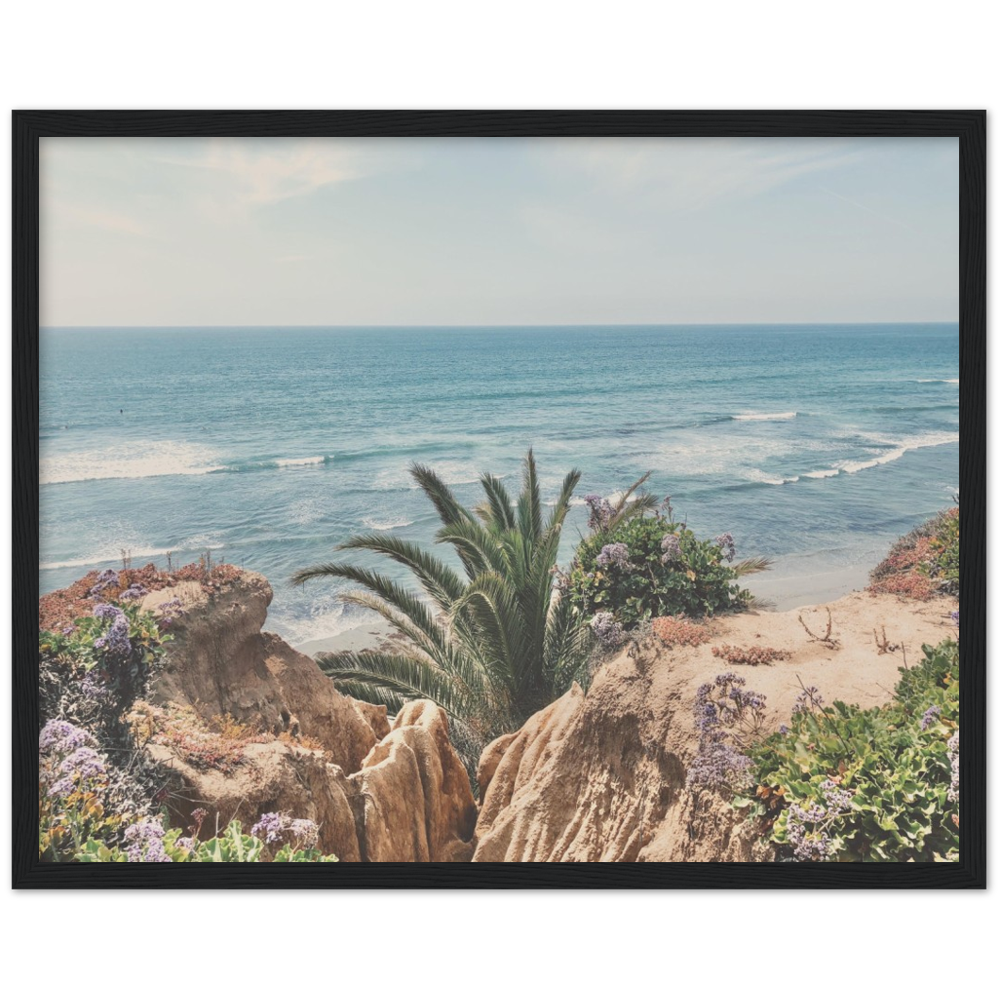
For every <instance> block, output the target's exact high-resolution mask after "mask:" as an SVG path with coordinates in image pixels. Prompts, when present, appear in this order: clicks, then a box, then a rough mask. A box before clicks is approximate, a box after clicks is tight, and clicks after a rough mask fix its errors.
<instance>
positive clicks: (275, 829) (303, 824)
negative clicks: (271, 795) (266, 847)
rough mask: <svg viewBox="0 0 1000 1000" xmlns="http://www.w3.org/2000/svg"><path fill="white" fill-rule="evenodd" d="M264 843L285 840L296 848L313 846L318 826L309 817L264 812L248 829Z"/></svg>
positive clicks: (317, 833)
mask: <svg viewBox="0 0 1000 1000" xmlns="http://www.w3.org/2000/svg"><path fill="white" fill-rule="evenodd" d="M250 833H251V835H252V836H254V837H257V838H258V839H260V840H263V841H264V843H265V844H274V843H276V842H277V841H279V840H287V841H288V842H289V843H290V844H291V845H292V846H293V847H294V848H295V849H296V850H298V849H300V848H301V849H309V848H312V847H315V846H316V844H317V843H318V842H319V827H318V826H317V825H316V824H315V823H314V822H313V821H312V820H311V819H292V818H291V817H289V816H287V815H286V814H285V813H264V814H263V815H262V816H261V817H260V819H259V820H258V821H257V822H256V823H255V824H254V826H253V828H252V829H251V830H250Z"/></svg>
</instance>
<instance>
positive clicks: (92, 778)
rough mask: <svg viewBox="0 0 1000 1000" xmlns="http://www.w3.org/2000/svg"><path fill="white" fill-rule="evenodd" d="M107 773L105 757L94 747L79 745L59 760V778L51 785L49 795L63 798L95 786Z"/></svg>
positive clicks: (57, 772)
mask: <svg viewBox="0 0 1000 1000" xmlns="http://www.w3.org/2000/svg"><path fill="white" fill-rule="evenodd" d="M107 774H108V770H107V767H106V766H105V763H104V758H103V757H102V756H101V755H100V754H99V753H98V752H97V751H96V750H95V749H94V748H93V747H88V746H82V747H77V749H76V750H74V751H73V752H72V753H71V754H70V755H69V756H68V757H65V758H63V760H61V761H60V762H59V766H58V767H57V768H56V775H57V778H56V780H55V781H54V782H53V783H52V784H51V785H50V786H49V795H50V796H52V797H53V798H60V799H61V798H65V797H66V796H67V795H71V794H72V793H73V792H76V791H81V790H83V789H85V788H87V787H88V786H89V787H91V788H93V786H94V785H95V784H97V783H100V782H102V781H103V780H104V779H105V778H106V777H107Z"/></svg>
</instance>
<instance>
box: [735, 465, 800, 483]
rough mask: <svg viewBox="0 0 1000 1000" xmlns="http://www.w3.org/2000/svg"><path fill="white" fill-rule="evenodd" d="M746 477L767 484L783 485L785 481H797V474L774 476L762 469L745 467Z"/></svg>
mask: <svg viewBox="0 0 1000 1000" xmlns="http://www.w3.org/2000/svg"><path fill="white" fill-rule="evenodd" d="M746 478H747V479H749V480H750V481H751V482H752V483H767V485H768V486H784V485H785V483H797V482H798V481H799V477H798V476H789V477H787V478H784V477H782V476H774V475H772V474H771V473H769V472H765V471H764V470H763V469H747V471H746Z"/></svg>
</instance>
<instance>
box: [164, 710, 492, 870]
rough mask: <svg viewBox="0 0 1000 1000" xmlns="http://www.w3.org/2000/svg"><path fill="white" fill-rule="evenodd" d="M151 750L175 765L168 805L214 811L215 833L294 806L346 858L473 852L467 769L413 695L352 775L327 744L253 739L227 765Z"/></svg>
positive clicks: (209, 825) (437, 717)
mask: <svg viewBox="0 0 1000 1000" xmlns="http://www.w3.org/2000/svg"><path fill="white" fill-rule="evenodd" d="M151 749H152V753H153V755H154V757H155V759H156V760H158V761H159V762H160V763H161V764H163V765H164V767H165V768H166V769H167V770H168V771H169V772H170V773H171V776H172V779H173V782H172V785H173V788H172V791H173V794H172V795H171V797H170V800H169V808H170V809H171V811H172V812H173V814H174V821H175V823H177V824H178V825H180V826H187V825H188V824H189V822H190V819H189V817H190V815H191V811H192V810H193V809H195V808H197V807H200V808H204V809H207V810H208V819H207V820H206V825H205V827H204V829H205V830H209V831H214V830H215V829H216V828H219V829H221V828H224V827H225V826H226V825H227V824H228V823H229V822H230V820H232V819H238V820H240V821H241V823H242V824H243V828H244V829H245V830H249V829H250V827H251V826H252V825H253V823H255V822H256V821H257V819H258V817H259V816H260V815H261V814H262V813H265V812H287V813H290V814H291V815H292V816H294V817H295V818H297V819H311V820H313V821H314V822H315V823H317V824H318V825H319V828H320V847H321V848H322V850H323V851H324V852H325V853H328V854H336V855H337V857H338V858H340V860H341V861H470V860H471V859H472V850H473V844H472V837H473V833H474V832H475V827H476V806H475V803H474V801H473V798H472V788H471V786H470V784H469V776H468V774H467V773H466V771H465V768H464V766H463V765H462V762H461V760H460V759H459V757H458V755H457V754H456V753H455V750H454V749H453V748H452V746H451V743H450V742H449V739H448V720H447V717H446V716H445V714H444V712H443V711H442V710H441V709H440V708H438V707H437V706H436V705H434V704H433V703H432V702H429V701H415V702H411V703H409V704H408V705H407V706H406V707H405V709H404V710H403V711H402V712H401V713H400V714H399V715H398V716H397V717H396V720H395V722H394V723H393V727H392V730H391V731H390V732H389V734H388V735H387V736H386V737H385V738H384V739H383V740H381V741H380V742H379V743H377V744H376V745H375V746H374V747H373V748H372V750H371V752H370V753H369V754H368V756H367V757H366V758H365V760H364V763H363V764H362V766H361V768H360V769H359V770H358V771H357V772H356V773H354V774H350V775H347V774H345V773H344V771H343V769H342V768H340V767H338V766H337V765H336V764H333V763H331V762H330V760H329V755H328V754H325V753H324V752H323V751H319V750H310V749H307V748H304V747H300V746H295V745H291V744H288V743H284V742H282V741H280V740H271V741H268V742H265V743H249V744H248V745H247V746H245V747H244V748H243V749H242V751H241V760H240V761H239V763H238V764H237V765H235V766H233V767H231V768H229V769H228V771H227V773H222V772H221V771H219V770H216V769H211V768H209V769H206V768H199V767H196V766H195V765H194V764H193V763H192V761H191V760H190V759H189V758H186V757H185V755H184V754H183V753H178V751H177V750H176V748H171V747H167V746H165V745H158V744H156V743H154V744H153V745H152V747H151Z"/></svg>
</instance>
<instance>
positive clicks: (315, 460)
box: [262, 455, 326, 469]
mask: <svg viewBox="0 0 1000 1000" xmlns="http://www.w3.org/2000/svg"><path fill="white" fill-rule="evenodd" d="M325 462H326V455H314V456H313V457H312V458H278V459H275V462H274V464H275V465H276V466H277V467H278V468H279V469H283V468H284V467H285V466H287V465H323V464H324V463H325ZM262 464H266V463H262Z"/></svg>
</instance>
